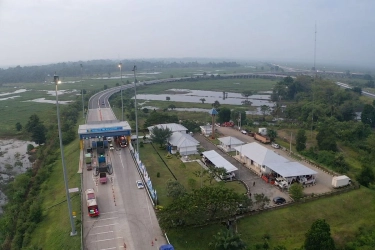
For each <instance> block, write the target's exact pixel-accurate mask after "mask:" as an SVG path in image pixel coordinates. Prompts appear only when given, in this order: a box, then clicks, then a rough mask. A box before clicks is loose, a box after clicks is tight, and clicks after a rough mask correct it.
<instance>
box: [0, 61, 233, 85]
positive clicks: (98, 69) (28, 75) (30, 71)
mask: <svg viewBox="0 0 375 250" xmlns="http://www.w3.org/2000/svg"><path fill="white" fill-rule="evenodd" d="M119 63H122V68H123V71H124V70H128V71H131V70H132V69H133V66H134V64H137V68H138V70H143V71H154V70H160V69H169V68H194V67H195V68H197V67H199V68H219V67H239V66H240V65H239V64H237V63H236V62H225V61H224V62H218V63H215V62H209V63H198V62H165V61H143V60H140V61H131V60H121V61H120V62H118V61H113V60H92V61H85V62H83V61H78V62H62V63H55V64H48V65H41V66H23V67H22V66H20V65H18V66H16V67H9V68H7V69H2V68H0V84H4V83H29V82H44V81H51V79H52V76H53V74H54V72H56V71H57V72H59V75H60V77H84V78H86V77H95V76H97V77H99V76H100V77H103V76H107V77H110V76H111V74H112V73H113V72H118V71H119V69H118V67H117V65H118V64H119ZM81 66H82V67H81Z"/></svg>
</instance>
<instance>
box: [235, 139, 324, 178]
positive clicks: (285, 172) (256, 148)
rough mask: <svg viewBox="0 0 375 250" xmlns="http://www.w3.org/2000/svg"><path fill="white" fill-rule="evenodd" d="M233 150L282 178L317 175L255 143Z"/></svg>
mask: <svg viewBox="0 0 375 250" xmlns="http://www.w3.org/2000/svg"><path fill="white" fill-rule="evenodd" d="M235 150H237V151H238V152H240V153H241V154H242V155H245V156H246V157H247V158H249V159H251V160H253V161H255V162H256V163H258V164H260V165H265V166H267V167H268V168H270V169H272V170H273V171H275V172H276V173H278V174H279V175H281V176H283V177H291V176H301V175H314V174H317V172H315V171H314V170H312V169H310V168H308V167H306V166H304V165H302V164H301V163H299V162H294V161H289V160H288V159H286V158H284V157H282V156H280V155H278V154H276V153H275V152H273V151H272V150H269V149H268V148H266V147H264V146H262V145H260V144H259V143H256V142H253V143H248V144H246V145H243V146H238V147H235Z"/></svg>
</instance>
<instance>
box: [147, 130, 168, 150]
mask: <svg viewBox="0 0 375 250" xmlns="http://www.w3.org/2000/svg"><path fill="white" fill-rule="evenodd" d="M171 135H172V131H171V130H170V129H169V128H158V127H153V128H152V130H151V136H150V139H151V141H152V142H153V143H158V144H160V147H163V145H164V144H166V143H167V141H168V139H169V138H170V137H171Z"/></svg>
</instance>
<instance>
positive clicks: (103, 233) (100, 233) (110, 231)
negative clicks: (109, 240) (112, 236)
mask: <svg viewBox="0 0 375 250" xmlns="http://www.w3.org/2000/svg"><path fill="white" fill-rule="evenodd" d="M107 233H113V231H107V232H101V233H96V234H89V235H98V234H107Z"/></svg>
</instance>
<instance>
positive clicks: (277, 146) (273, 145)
mask: <svg viewBox="0 0 375 250" xmlns="http://www.w3.org/2000/svg"><path fill="white" fill-rule="evenodd" d="M271 146H272V147H273V148H280V145H279V144H277V143H274V142H272V144H271Z"/></svg>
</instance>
